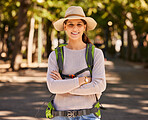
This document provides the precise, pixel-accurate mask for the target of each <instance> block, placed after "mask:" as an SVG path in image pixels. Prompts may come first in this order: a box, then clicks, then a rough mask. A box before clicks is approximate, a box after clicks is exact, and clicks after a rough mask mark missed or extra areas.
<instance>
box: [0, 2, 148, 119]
mask: <svg viewBox="0 0 148 120" xmlns="http://www.w3.org/2000/svg"><path fill="white" fill-rule="evenodd" d="M0 6H1V10H0V120H37V119H38V120H45V119H46V118H45V109H46V107H47V103H48V102H49V97H50V95H51V93H50V92H49V90H48V88H47V83H46V80H47V78H46V76H47V68H48V57H49V54H50V53H51V52H52V51H53V50H55V48H56V47H57V46H58V45H60V44H63V43H64V44H65V43H68V42H69V37H68V36H67V33H66V32H65V31H56V30H55V28H54V25H53V23H55V21H57V20H58V19H60V18H64V17H65V11H66V9H67V8H68V7H70V6H81V7H82V8H83V10H84V13H85V14H86V16H87V17H92V18H93V19H94V20H95V21H96V22H97V26H96V28H95V29H94V30H93V31H88V30H89V29H88V28H89V27H88V23H87V24H86V28H87V30H86V31H85V34H86V36H88V38H89V39H90V41H91V42H92V43H93V44H94V45H95V47H96V48H98V49H101V50H102V52H103V55H104V65H105V70H106V73H105V76H106V80H107V87H106V90H105V91H104V92H103V93H102V97H101V98H100V103H101V104H102V105H103V106H104V107H105V108H107V109H106V110H101V113H102V120H147V119H148V107H147V106H148V16H147V11H148V4H147V1H146V0H102V1H101V0H70V1H68V0H63V1H62V0H14V1H13V0H0ZM76 34H77V33H76ZM81 37H82V36H81ZM92 53H93V51H92ZM94 53H95V51H94ZM80 59H81V58H80Z"/></svg>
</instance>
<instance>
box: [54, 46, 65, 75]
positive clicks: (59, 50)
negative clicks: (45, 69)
mask: <svg viewBox="0 0 148 120" xmlns="http://www.w3.org/2000/svg"><path fill="white" fill-rule="evenodd" d="M55 53H56V59H57V64H58V67H59V73H60V74H62V71H63V61H64V50H63V46H62V47H57V48H56V49H55Z"/></svg>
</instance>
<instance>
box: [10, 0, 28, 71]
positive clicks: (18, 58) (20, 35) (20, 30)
mask: <svg viewBox="0 0 148 120" xmlns="http://www.w3.org/2000/svg"><path fill="white" fill-rule="evenodd" d="M20 3H21V5H20V7H19V12H18V26H17V28H16V34H15V36H16V37H15V43H14V50H13V53H12V55H13V56H12V60H11V68H12V69H13V70H19V69H20V65H21V62H22V54H21V46H22V41H23V40H24V34H25V29H26V27H27V25H26V21H27V10H28V7H29V4H30V0H20Z"/></svg>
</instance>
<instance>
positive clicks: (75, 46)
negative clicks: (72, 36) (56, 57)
mask: <svg viewBox="0 0 148 120" xmlns="http://www.w3.org/2000/svg"><path fill="white" fill-rule="evenodd" d="M66 47H67V48H69V49H72V50H81V49H84V48H85V47H86V44H85V43H84V42H83V41H82V40H80V41H76V40H69V42H68V44H67V46H66Z"/></svg>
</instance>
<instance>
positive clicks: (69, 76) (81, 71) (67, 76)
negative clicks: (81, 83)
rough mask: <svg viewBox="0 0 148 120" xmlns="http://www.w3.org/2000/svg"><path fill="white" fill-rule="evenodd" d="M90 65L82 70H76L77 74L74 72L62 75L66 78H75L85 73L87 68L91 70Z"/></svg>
mask: <svg viewBox="0 0 148 120" xmlns="http://www.w3.org/2000/svg"><path fill="white" fill-rule="evenodd" d="M90 69H91V68H90V67H87V68H84V69H82V70H80V71H78V72H76V73H75V74H72V75H65V74H62V73H61V77H62V78H63V79H64V78H75V77H77V76H78V75H79V74H81V73H83V72H85V71H87V70H89V71H90Z"/></svg>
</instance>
